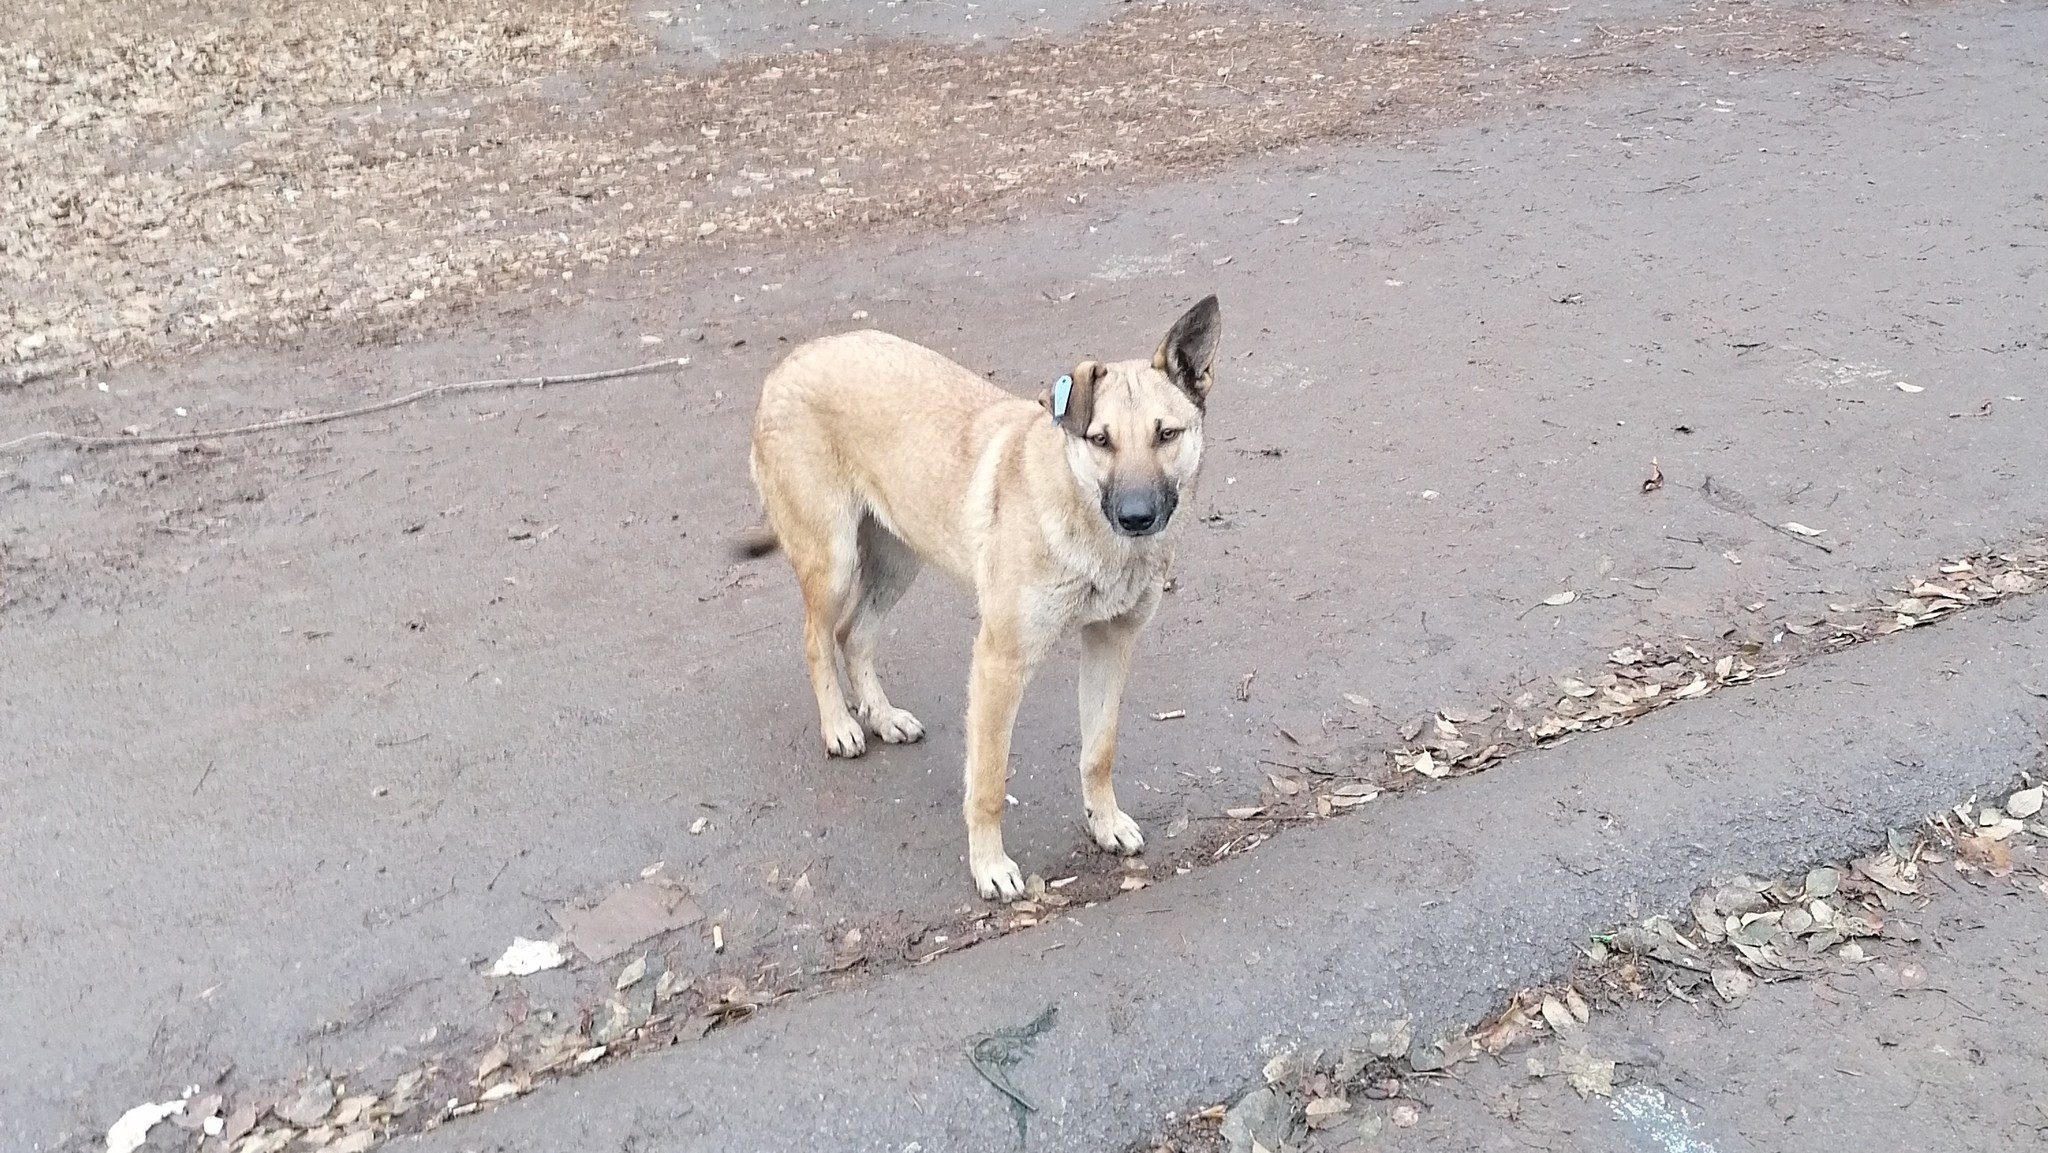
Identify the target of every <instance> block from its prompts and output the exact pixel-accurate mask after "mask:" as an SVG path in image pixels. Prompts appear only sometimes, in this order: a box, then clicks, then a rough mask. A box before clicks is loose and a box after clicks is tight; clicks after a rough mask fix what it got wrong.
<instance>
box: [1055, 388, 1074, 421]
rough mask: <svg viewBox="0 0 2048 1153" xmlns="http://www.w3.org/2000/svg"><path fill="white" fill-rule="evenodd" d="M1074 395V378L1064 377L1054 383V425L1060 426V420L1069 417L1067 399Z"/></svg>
mask: <svg viewBox="0 0 2048 1153" xmlns="http://www.w3.org/2000/svg"><path fill="white" fill-rule="evenodd" d="M1073 394H1074V378H1073V377H1071V376H1062V377H1060V378H1059V379H1058V380H1055V381H1053V382H1052V421H1053V423H1054V424H1058V423H1059V422H1060V418H1061V417H1063V416H1065V415H1067V398H1068V397H1070V396H1072V395H1073Z"/></svg>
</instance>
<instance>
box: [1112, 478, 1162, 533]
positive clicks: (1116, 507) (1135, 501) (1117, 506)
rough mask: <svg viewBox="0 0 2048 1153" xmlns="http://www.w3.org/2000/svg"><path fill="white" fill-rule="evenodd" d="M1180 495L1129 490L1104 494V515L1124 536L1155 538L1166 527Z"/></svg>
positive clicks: (1139, 489)
mask: <svg viewBox="0 0 2048 1153" xmlns="http://www.w3.org/2000/svg"><path fill="white" fill-rule="evenodd" d="M1179 503H1180V494H1179V493H1177V492H1175V491H1174V490H1173V489H1171V488H1165V487H1161V488H1127V489H1121V490H1112V491H1109V492H1106V493H1103V494H1102V515H1103V516H1105V517H1107V518H1108V519H1109V523H1110V525H1111V526H1112V527H1113V528H1115V529H1116V531H1117V532H1119V533H1121V534H1123V535H1124V536H1151V535H1152V534H1153V533H1155V532H1158V531H1159V530H1160V529H1163V528H1165V527H1166V522H1167V521H1168V520H1169V519H1171V518H1172V517H1173V510H1174V507H1175V506H1176V505H1178V504H1179Z"/></svg>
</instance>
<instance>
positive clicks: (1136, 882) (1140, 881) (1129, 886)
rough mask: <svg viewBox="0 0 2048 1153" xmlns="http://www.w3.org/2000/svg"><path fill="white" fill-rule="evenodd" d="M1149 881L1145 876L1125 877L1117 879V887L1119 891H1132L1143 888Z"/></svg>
mask: <svg viewBox="0 0 2048 1153" xmlns="http://www.w3.org/2000/svg"><path fill="white" fill-rule="evenodd" d="M1151 883H1152V882H1151V881H1150V880H1149V879H1147V878H1145V877H1136V876H1131V877H1125V878H1124V879H1123V880H1122V881H1119V882H1118V883H1117V889H1118V890H1119V891H1121V892H1125V893H1132V892H1136V891H1137V890H1139V889H1142V888H1144V887H1145V886H1147V885H1149V884H1151Z"/></svg>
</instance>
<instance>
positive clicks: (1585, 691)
mask: <svg viewBox="0 0 2048 1153" xmlns="http://www.w3.org/2000/svg"><path fill="white" fill-rule="evenodd" d="M1557 687H1558V688H1560V689H1562V690H1564V695H1566V696H1568V697H1574V698H1578V699H1581V700H1583V699H1584V698H1586V697H1590V696H1592V695H1593V694H1595V693H1597V692H1599V691H1600V690H1599V689H1596V688H1594V687H1593V686H1592V685H1589V684H1587V683H1586V682H1584V681H1582V680H1580V679H1578V678H1577V677H1559V678H1557Z"/></svg>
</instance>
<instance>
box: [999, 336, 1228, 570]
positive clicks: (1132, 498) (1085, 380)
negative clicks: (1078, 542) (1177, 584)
mask: <svg viewBox="0 0 2048 1153" xmlns="http://www.w3.org/2000/svg"><path fill="white" fill-rule="evenodd" d="M1222 336H1223V313H1222V310H1221V309H1220V308H1219V307H1218V306H1217V304H1216V298H1215V297H1213V296H1211V297H1208V298H1206V299H1204V300H1203V301H1202V302H1201V303H1200V304H1197V305H1195V306H1194V307H1193V308H1190V309H1188V311H1187V313H1186V314H1185V315H1184V316H1182V317H1181V318H1180V319H1179V320H1176V321H1174V322H1173V327H1172V328H1170V329H1168V330H1167V332H1166V339H1165V340H1163V341H1161V342H1160V343H1159V351H1157V352H1155V353H1153V354H1152V359H1151V360H1150V361H1144V360H1124V361H1118V362H1116V363H1113V364H1102V363H1099V362H1097V361H1093V360H1084V361H1082V362H1081V363H1080V364H1077V365H1075V366H1074V372H1073V376H1072V378H1071V379H1072V384H1071V385H1069V384H1068V383H1067V382H1066V381H1062V382H1061V390H1060V391H1062V392H1064V393H1065V396H1064V398H1063V399H1064V403H1062V398H1061V397H1059V396H1057V395H1055V394H1052V393H1048V394H1045V395H1043V396H1041V397H1039V403H1040V404H1043V405H1045V406H1046V408H1047V410H1048V411H1050V412H1051V413H1052V414H1053V420H1054V422H1055V423H1057V424H1058V425H1059V426H1060V429H1061V431H1063V432H1065V433H1066V434H1067V464H1068V466H1069V467H1071V468H1072V469H1073V470H1074V476H1075V478H1076V479H1077V480H1079V481H1080V482H1081V487H1082V488H1083V489H1084V490H1086V491H1088V492H1089V493H1091V494H1093V495H1094V496H1095V497H1096V498H1097V503H1098V504H1099V506H1100V507H1101V509H1102V515H1103V518H1104V519H1105V520H1107V521H1108V522H1109V527H1110V528H1111V530H1113V531H1115V532H1117V533H1120V534H1122V535H1124V536H1129V537H1142V536H1151V535H1152V534H1153V533H1156V532H1159V531H1160V530H1162V529H1164V528H1165V527H1166V524H1167V521H1169V520H1171V519H1172V517H1173V510H1174V508H1175V507H1176V506H1177V505H1178V504H1179V503H1180V492H1181V488H1182V486H1183V485H1186V484H1187V483H1189V482H1191V481H1193V480H1194V477H1195V472H1196V470H1197V469H1199V468H1200V467H1201V464H1202V410H1203V408H1204V407H1205V406H1206V405H1207V404H1208V401H1209V388H1210V386H1211V385H1212V384H1213V383H1214V382H1215V376H1214V372H1213V366H1214V363H1215V359H1216V344H1217V342H1218V341H1219V340H1220V339H1221V338H1222Z"/></svg>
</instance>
